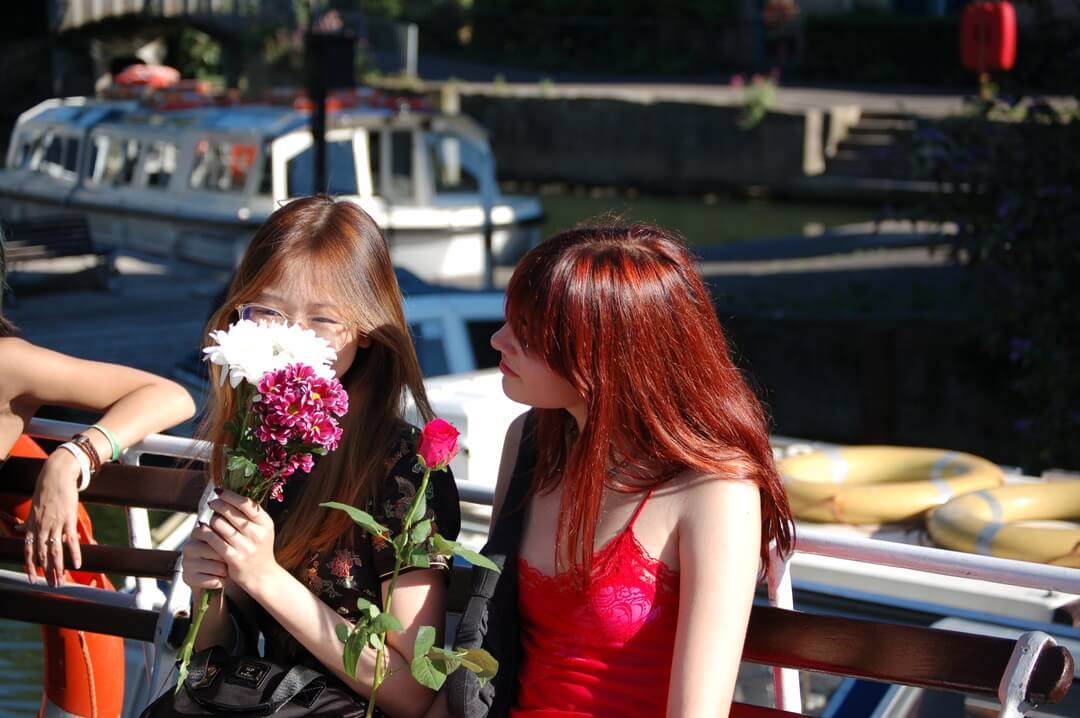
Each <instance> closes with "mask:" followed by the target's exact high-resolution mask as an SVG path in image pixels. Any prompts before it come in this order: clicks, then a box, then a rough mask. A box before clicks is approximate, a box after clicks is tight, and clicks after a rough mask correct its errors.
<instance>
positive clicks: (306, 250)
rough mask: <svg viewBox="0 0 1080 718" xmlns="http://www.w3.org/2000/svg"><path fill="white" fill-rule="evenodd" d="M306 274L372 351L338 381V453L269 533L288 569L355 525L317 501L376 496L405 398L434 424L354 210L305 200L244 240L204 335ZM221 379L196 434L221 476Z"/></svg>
mask: <svg viewBox="0 0 1080 718" xmlns="http://www.w3.org/2000/svg"><path fill="white" fill-rule="evenodd" d="M307 271H313V272H315V273H316V274H317V276H318V278H319V281H318V285H317V286H319V287H320V288H321V289H322V290H323V291H325V292H326V295H327V297H328V298H329V299H330V300H332V301H333V302H335V303H336V304H337V305H339V306H340V308H341V310H342V311H343V312H344V313H345V314H344V316H341V317H339V318H340V319H341V320H343V321H344V322H345V323H347V324H348V325H349V326H350V328H351V329H353V330H354V331H356V332H358V333H359V334H360V335H362V336H366V337H367V338H368V339H370V340H371V346H370V348H367V349H359V350H358V352H357V355H356V359H355V360H354V361H353V364H352V366H351V367H350V368H349V370H348V371H347V372H346V373H345V374H344V376H342V377H341V381H342V383H343V384H344V385H345V388H346V389H347V390H348V392H349V413H348V414H347V415H346V416H345V418H344V420H343V421H342V429H343V435H342V438H341V444H340V447H339V448H338V450H337V451H335V452H333V453H331V454H329V455H328V456H326V457H324V458H322V459H321V460H320V461H319V462H318V464H317V465H316V467H315V469H314V471H313V472H312V475H311V476H310V478H308V479H307V484H308V485H307V488H306V489H305V490H304V493H303V494H302V496H301V497H300V498H299V499H298V500H297V503H296V505H295V506H294V507H293V508H292V510H291V511H290V512H289V514H288V518H287V519H286V520H285V522H284V524H283V526H282V527H281V528H280V530H279V531H278V532H277V539H276V553H277V558H278V562H279V563H281V565H282V566H284V567H285V568H287V569H290V570H295V569H296V568H297V567H298V566H299V565H300V564H301V562H303V561H304V560H305V559H306V558H307V557H308V556H309V555H310V554H311V552H313V551H322V550H326V549H328V548H330V547H331V546H334V545H336V544H337V543H338V542H339V541H342V540H344V539H345V538H346V534H347V533H348V531H349V530H350V529H351V527H352V526H353V524H352V521H351V519H349V517H348V516H347V515H346V514H345V513H344V512H341V511H329V510H326V509H322V508H319V504H320V503H321V502H324V501H343V502H345V503H347V504H352V505H354V506H363V505H364V504H365V503H366V502H367V501H369V500H371V499H372V498H376V497H377V493H378V491H379V488H380V486H381V484H382V482H383V480H384V479H385V477H386V474H387V471H388V470H389V467H388V466H387V464H386V462H387V460H388V459H389V458H390V456H389V455H390V452H391V451H392V450H393V448H394V441H395V439H396V438H397V437H398V436H399V432H400V430H401V428H402V426H403V425H404V420H403V419H402V412H403V410H404V406H405V402H406V399H407V393H406V391H408V392H409V393H411V394H412V397H413V399H414V401H415V403H416V406H417V408H418V409H419V414H420V416H421V418H422V419H423V420H425V421H427V420H429V419H430V418H431V416H432V414H431V408H430V406H429V405H428V400H427V395H426V394H425V392H424V385H423V381H422V378H421V373H420V364H419V361H418V360H417V358H416V351H415V349H414V348H413V344H412V340H411V338H410V336H409V328H408V325H407V324H406V322H405V314H404V310H403V308H402V303H401V290H400V288H399V287H398V282H397V277H396V276H395V275H394V269H393V266H392V265H391V263H390V252H389V250H388V248H387V246H386V240H385V239H384V238H383V235H382V232H381V231H380V230H379V227H378V225H376V224H375V221H374V220H373V219H371V217H370V216H368V214H367V213H366V212H364V211H363V210H362V209H360V207H359V206H357V205H356V204H354V203H352V202H348V201H335V200H334V199H333V198H331V197H328V196H316V197H306V198H303V199H297V200H294V201H292V202H290V203H288V204H286V205H284V206H283V207H281V208H280V209H278V210H277V211H276V212H274V213H273V214H272V215H270V217H269V219H267V220H266V222H265V223H264V224H263V225H262V226H261V227H259V229H258V231H257V232H256V233H255V236H254V237H253V238H252V240H251V243H250V244H249V246H248V248H247V251H246V252H245V254H244V257H243V259H242V260H241V262H240V266H239V268H238V269H237V271H236V276H235V277H234V279H233V282H232V285H231V286H230V287H229V292H228V295H227V297H226V299H225V302H224V304H223V305H222V307H221V308H220V309H219V310H218V311H217V312H216V313H215V314H214V315H213V316H212V317H211V318H210V324H209V326H208V329H207V332H209V331H212V330H215V329H224V328H225V327H227V326H228V325H229V324H231V323H232V322H234V321H235V320H236V311H235V310H236V306H237V305H238V304H243V303H246V302H252V301H255V300H256V299H257V298H258V297H259V294H260V293H261V292H262V291H263V290H264V289H265V288H266V287H267V286H269V285H270V284H272V283H274V282H276V281H277V280H278V279H280V278H281V277H283V276H287V275H288V274H290V273H299V272H307ZM327 297H319V299H326V298H327ZM219 371H220V370H219V368H218V367H216V366H215V367H212V368H211V385H212V386H213V387H214V392H213V396H212V400H211V402H210V407H209V410H208V415H207V419H206V422H205V427H206V430H205V431H204V432H203V433H204V434H205V436H206V438H208V439H209V440H211V441H212V442H214V445H215V447H216V448H215V449H214V452H213V455H212V460H211V470H212V471H214V472H220V471H221V465H222V452H221V448H220V447H221V445H222V444H223V443H225V442H228V441H230V440H231V439H232V437H231V436H230V435H229V433H228V432H227V431H226V430H225V422H226V421H227V420H228V419H229V417H231V416H232V415H233V413H234V411H235V400H236V399H235V394H234V392H233V391H232V390H231V389H230V388H229V385H228V383H227V382H226V384H225V386H224V387H221V386H219V381H218V380H219ZM215 475H217V474H215ZM301 480H303V479H301Z"/></svg>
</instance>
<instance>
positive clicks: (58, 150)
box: [41, 134, 64, 165]
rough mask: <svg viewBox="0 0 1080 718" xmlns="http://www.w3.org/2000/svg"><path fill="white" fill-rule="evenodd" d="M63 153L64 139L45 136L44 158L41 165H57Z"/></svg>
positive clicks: (51, 135) (50, 135)
mask: <svg viewBox="0 0 1080 718" xmlns="http://www.w3.org/2000/svg"><path fill="white" fill-rule="evenodd" d="M63 153H64V138H63V137H59V136H57V135H53V134H49V135H46V136H45V156H44V157H43V158H42V160H41V161H42V163H48V164H50V165H59V164H60V160H61V157H62V156H63Z"/></svg>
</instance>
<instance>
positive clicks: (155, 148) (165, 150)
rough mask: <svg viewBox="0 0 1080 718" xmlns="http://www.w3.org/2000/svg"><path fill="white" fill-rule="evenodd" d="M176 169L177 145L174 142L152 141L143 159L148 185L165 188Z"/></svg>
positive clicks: (144, 174)
mask: <svg viewBox="0 0 1080 718" xmlns="http://www.w3.org/2000/svg"><path fill="white" fill-rule="evenodd" d="M175 171H176V145H174V144H173V143H172V142H151V143H150V144H149V145H148V146H147V148H146V159H145V160H143V176H144V177H145V178H146V180H145V181H146V186H147V187H154V188H157V189H165V188H166V187H168V186H169V180H170V179H171V178H172V176H173V173H174V172H175Z"/></svg>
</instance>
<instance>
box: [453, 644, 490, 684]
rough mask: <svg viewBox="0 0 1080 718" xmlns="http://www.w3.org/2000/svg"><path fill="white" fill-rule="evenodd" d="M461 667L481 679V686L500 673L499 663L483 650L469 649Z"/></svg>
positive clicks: (462, 658) (462, 659)
mask: <svg viewBox="0 0 1080 718" xmlns="http://www.w3.org/2000/svg"><path fill="white" fill-rule="evenodd" d="M461 665H462V666H464V667H465V669H466V670H469V671H472V672H473V673H475V674H476V677H477V678H479V679H480V684H481V685H483V684H484V683H487V682H488V681H490V680H491V679H492V678H494V677H495V674H496V673H498V672H499V662H498V661H497V660H495V657H494V656H492V655H491V654H490V653H488V652H487V651H485V650H484V649H483V648H469V649H466V650H465V654H464V655H463V656H462V657H461Z"/></svg>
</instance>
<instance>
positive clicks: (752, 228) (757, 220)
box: [540, 190, 876, 245]
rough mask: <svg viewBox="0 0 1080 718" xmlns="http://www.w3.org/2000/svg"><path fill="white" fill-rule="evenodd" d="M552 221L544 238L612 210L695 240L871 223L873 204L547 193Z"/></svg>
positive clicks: (806, 231)
mask: <svg viewBox="0 0 1080 718" xmlns="http://www.w3.org/2000/svg"><path fill="white" fill-rule="evenodd" d="M540 199H541V201H542V202H543V204H544V211H545V212H546V213H547V219H546V220H545V222H544V224H543V236H545V237H548V236H550V235H552V234H554V233H556V232H559V231H562V230H564V229H569V228H571V227H573V226H574V225H576V224H579V223H582V222H586V221H588V220H590V219H596V218H601V217H603V216H605V215H607V214H609V213H610V214H611V215H613V216H617V217H620V218H621V219H623V220H634V221H640V222H652V223H655V224H659V225H660V226H662V227H666V228H668V229H674V230H678V231H679V232H680V233H682V234H683V235H684V236H685V237H686V239H687V241H688V242H689V243H690V244H701V245H705V244H724V243H727V242H734V241H739V240H748V239H768V238H772V237H791V236H794V235H801V234H820V233H821V231H823V230H824V229H826V228H829V227H836V226H839V225H844V224H853V223H857V222H867V221H870V220H872V219H874V217H875V214H876V211H875V209H874V208H873V207H869V206H857V205H855V206H845V205H822V204H801V203H789V202H775V201H766V200H755V199H749V200H734V199H728V198H723V197H688V198H683V199H677V198H669V197H650V196H636V197H635V196H629V195H627V194H625V193H622V194H618V193H615V192H612V191H603V190H601V191H592V192H586V191H584V190H581V191H578V192H561V193H553V194H544V193H541V196H540Z"/></svg>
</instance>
